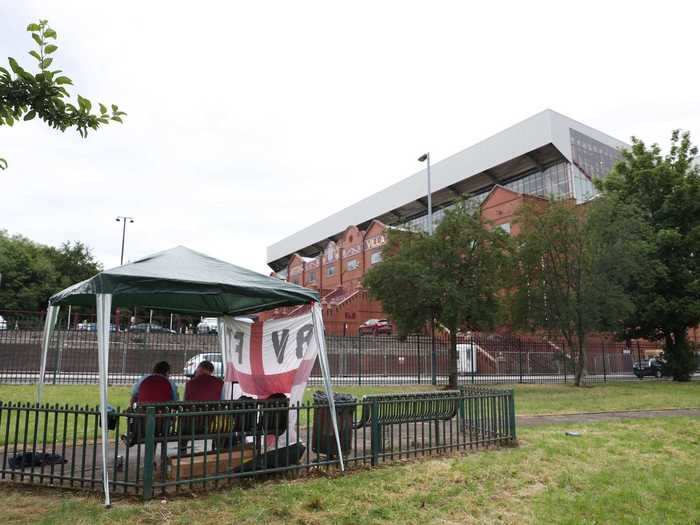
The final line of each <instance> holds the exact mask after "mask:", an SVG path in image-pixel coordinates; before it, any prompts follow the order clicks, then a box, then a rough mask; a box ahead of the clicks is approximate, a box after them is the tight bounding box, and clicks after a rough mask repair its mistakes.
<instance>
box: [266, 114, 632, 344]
mask: <svg viewBox="0 0 700 525" xmlns="http://www.w3.org/2000/svg"><path fill="white" fill-rule="evenodd" d="M625 147H627V144H625V143H623V142H621V141H619V140H616V139H614V138H612V137H610V136H609V135H606V134H604V133H602V132H600V131H597V130H595V129H593V128H591V127H588V126H586V125H584V124H581V123H579V122H577V121H575V120H572V119H570V118H568V117H565V116H564V115H561V114H559V113H556V112H554V111H551V110H545V111H543V112H541V113H538V114H537V115H534V116H533V117H530V118H529V119H527V120H525V121H522V122H520V123H518V124H516V125H514V126H512V127H510V128H508V129H506V130H504V131H502V132H500V133H498V134H496V135H494V136H492V137H490V138H488V139H486V140H484V141H482V142H479V143H478V144H476V145H474V146H472V147H470V148H467V149H466V150H463V151H461V152H459V153H456V154H454V155H451V156H450V157H448V158H446V159H444V160H442V161H440V162H437V163H436V164H434V165H433V166H432V170H431V174H432V183H433V185H432V205H433V222H434V223H435V224H437V223H439V221H440V220H441V219H442V217H443V216H444V214H445V211H446V210H448V209H449V208H450V207H452V206H455V205H456V203H457V202H459V201H461V200H463V199H467V200H468V201H470V202H471V203H472V204H473V205H478V206H480V208H481V215H482V217H483V219H484V220H485V221H487V222H488V223H491V224H494V225H495V226H496V227H500V228H503V229H504V230H505V231H507V232H509V233H511V234H512V235H517V233H518V225H517V224H514V221H513V217H514V215H515V214H516V213H517V211H518V209H519V208H520V206H522V204H523V202H525V201H527V200H534V201H537V202H540V203H542V205H546V202H547V197H550V196H556V197H558V198H569V199H573V200H575V201H576V202H577V203H585V202H587V201H588V200H590V198H591V197H593V196H594V195H595V189H594V187H593V184H592V180H593V178H594V177H605V176H606V175H607V174H608V172H609V170H610V169H611V168H612V165H613V164H614V162H615V161H616V160H617V159H619V158H620V149H622V148H625ZM425 180H426V174H425V171H424V170H422V171H420V172H418V173H415V174H413V175H411V176H409V177H407V178H406V179H404V180H401V181H399V182H397V183H396V184H394V185H392V186H390V187H389V188H386V189H385V190H382V191H380V192H378V193H375V194H374V195H371V196H369V197H367V198H366V199H364V200H362V201H360V202H358V203H356V204H354V205H352V206H349V207H348V208H345V209H344V210H342V211H340V212H337V213H335V214H333V215H331V216H330V217H327V218H326V219H324V220H322V221H319V222H317V223H315V224H312V225H311V226H309V227H307V228H305V229H303V230H301V231H299V232H297V233H295V234H293V235H290V236H289V237H286V238H284V239H282V240H280V241H279V242H277V243H275V244H273V245H271V246H269V247H268V257H267V258H268V264H269V265H270V267H271V268H272V270H273V272H274V273H275V275H278V276H279V277H280V278H283V279H287V280H289V281H291V282H295V283H297V284H300V285H303V286H306V287H309V288H313V289H316V290H319V292H320V295H321V298H322V303H323V312H324V320H325V322H326V325H327V327H328V329H329V332H330V333H332V334H338V335H340V334H346V335H347V334H356V333H357V329H358V327H359V326H360V325H361V324H362V323H363V322H364V321H366V320H367V319H371V318H384V317H385V314H384V313H383V311H382V306H381V304H379V303H378V302H377V301H372V300H371V299H370V297H369V296H368V293H367V291H366V290H365V289H364V288H363V287H362V277H363V276H364V275H365V273H366V272H367V271H368V270H369V269H370V268H371V267H372V266H373V265H375V264H379V263H380V262H381V250H382V247H383V246H384V244H385V243H386V240H387V233H388V229H389V228H391V227H401V228H409V229H418V230H425V229H426V228H427V199H426V198H425ZM279 313H281V312H279ZM284 313H288V312H284Z"/></svg>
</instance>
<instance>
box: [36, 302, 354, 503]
mask: <svg viewBox="0 0 700 525" xmlns="http://www.w3.org/2000/svg"><path fill="white" fill-rule="evenodd" d="M95 304H96V307H97V319H96V321H97V322H96V332H97V353H98V368H99V382H100V384H99V387H100V421H101V427H102V447H101V449H102V450H101V451H102V485H103V489H104V501H105V503H104V504H105V507H107V508H109V507H111V504H112V502H111V497H110V491H109V473H108V472H107V452H108V445H109V441H108V437H109V430H108V428H107V400H108V393H107V386H108V377H109V375H108V374H109V334H110V316H111V310H112V294H109V293H96V294H95ZM59 308H60V307H59V306H52V305H49V307H48V310H47V312H46V321H45V323H44V333H43V338H42V352H41V370H40V373H39V380H38V383H37V403H41V400H42V395H43V387H44V375H45V373H46V361H47V357H48V351H49V346H50V345H49V343H50V341H51V335H52V333H53V330H54V327H55V325H56V321H57V319H58V312H59ZM311 313H312V318H313V323H314V337H315V338H316V343H317V345H318V360H319V364H320V366H321V373H322V376H323V385H324V390H325V391H326V395H327V396H328V408H329V409H330V412H331V422H332V424H333V432H334V434H335V441H336V445H337V447H338V459H339V461H340V470H341V472H344V471H345V464H344V462H343V453H342V449H341V446H340V435H339V434H338V422H337V417H336V412H335V400H334V396H333V384H332V381H331V375H330V366H329V364H328V356H327V353H326V343H325V337H322V334H323V333H324V326H323V319H322V316H321V307H320V305H319V304H318V303H317V302H315V303H313V306H312V309H311ZM223 345H224V343H223V342H220V344H219V349H220V351H221V352H222V356H223Z"/></svg>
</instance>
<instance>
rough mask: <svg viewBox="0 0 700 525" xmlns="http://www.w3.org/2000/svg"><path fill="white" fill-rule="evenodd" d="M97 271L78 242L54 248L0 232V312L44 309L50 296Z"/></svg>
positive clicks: (83, 246)
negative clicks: (1, 310) (0, 310)
mask: <svg viewBox="0 0 700 525" xmlns="http://www.w3.org/2000/svg"><path fill="white" fill-rule="evenodd" d="M101 268H102V265H101V264H100V263H99V262H97V261H96V260H95V258H94V256H93V255H92V253H91V252H90V249H89V248H87V247H86V246H85V245H84V244H82V243H80V242H76V243H73V244H71V243H64V244H63V245H62V246H61V247H60V248H54V247H50V246H44V245H42V244H38V243H35V242H33V241H31V240H29V239H27V238H26V237H22V236H21V235H14V236H9V235H7V233H6V232H4V231H2V230H0V275H1V278H0V309H3V310H28V311H37V310H40V309H44V308H46V303H47V301H48V299H49V297H50V296H51V295H53V294H55V293H56V292H59V291H60V290H62V289H64V288H66V287H68V286H70V285H71V284H74V283H76V282H78V281H82V280H84V279H87V278H88V277H91V276H92V275H94V274H96V273H98V272H99V271H100V270H101Z"/></svg>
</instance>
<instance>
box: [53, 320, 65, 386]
mask: <svg viewBox="0 0 700 525" xmlns="http://www.w3.org/2000/svg"><path fill="white" fill-rule="evenodd" d="M56 336H57V340H58V348H57V350H58V355H57V356H56V366H54V367H53V384H54V385H55V384H56V376H57V375H58V374H60V373H61V361H62V358H63V332H61V331H56Z"/></svg>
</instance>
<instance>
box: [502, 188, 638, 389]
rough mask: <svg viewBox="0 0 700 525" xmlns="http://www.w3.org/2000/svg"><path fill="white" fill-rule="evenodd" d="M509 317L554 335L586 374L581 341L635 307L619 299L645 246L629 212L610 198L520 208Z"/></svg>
mask: <svg viewBox="0 0 700 525" xmlns="http://www.w3.org/2000/svg"><path fill="white" fill-rule="evenodd" d="M517 222H518V223H519V224H520V227H521V232H520V234H519V235H518V236H517V237H516V238H515V239H514V244H513V248H514V251H513V260H514V263H513V264H512V266H511V269H512V271H513V273H512V276H511V281H510V293H509V296H510V304H511V309H510V314H511V316H512V317H511V320H512V321H513V324H514V325H515V326H518V327H521V328H527V329H530V330H532V331H536V330H545V331H548V332H557V333H559V334H560V335H561V336H562V337H563V339H564V341H565V342H566V346H567V347H568V350H569V355H571V356H573V357H574V359H575V363H576V373H575V384H576V385H577V386H580V385H581V384H582V383H583V380H584V378H585V376H586V337H587V336H588V334H589V333H590V332H592V331H595V330H610V329H613V328H614V327H618V326H619V325H620V323H621V321H622V319H623V318H624V317H625V316H628V315H631V313H632V312H633V310H634V305H633V304H632V302H631V300H630V299H629V297H628V296H627V295H626V293H625V286H626V285H627V284H628V283H629V281H630V280H631V279H635V278H641V277H640V274H641V273H642V266H641V264H640V263H641V261H642V260H643V259H644V254H645V250H646V247H647V244H646V242H645V241H646V237H647V234H646V232H645V230H644V225H643V223H641V222H640V221H639V220H638V219H637V218H636V211H635V210H634V209H633V208H631V207H629V206H626V205H623V204H622V203H620V202H618V201H614V200H613V199H598V200H596V201H593V202H591V203H588V204H586V205H581V206H577V205H576V203H575V201H573V199H570V200H558V201H557V200H552V201H549V202H545V201H543V202H542V203H540V204H538V205H535V204H533V203H526V204H524V205H523V207H522V208H521V209H520V211H519V213H518V217H517Z"/></svg>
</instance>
